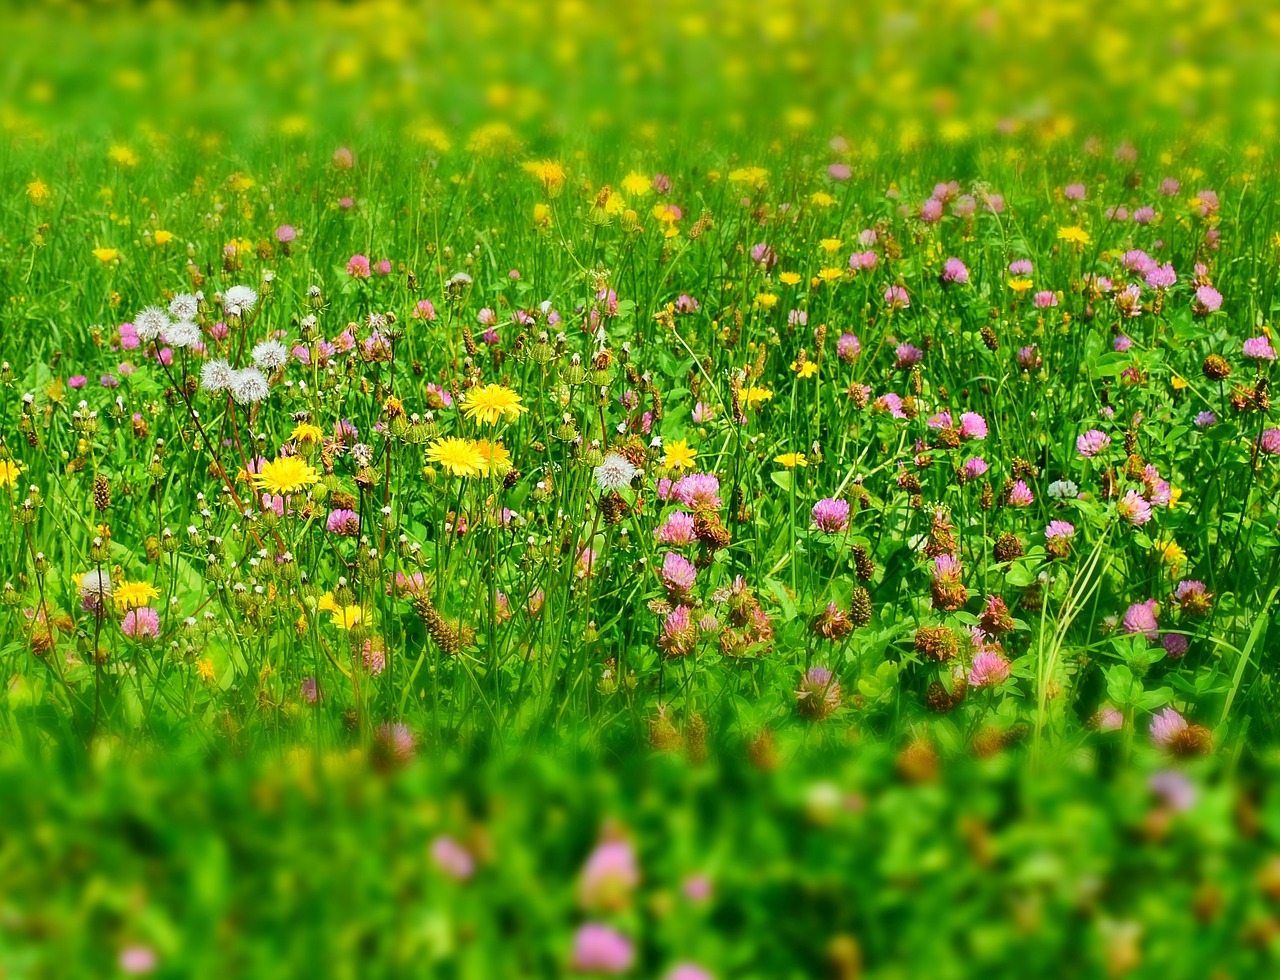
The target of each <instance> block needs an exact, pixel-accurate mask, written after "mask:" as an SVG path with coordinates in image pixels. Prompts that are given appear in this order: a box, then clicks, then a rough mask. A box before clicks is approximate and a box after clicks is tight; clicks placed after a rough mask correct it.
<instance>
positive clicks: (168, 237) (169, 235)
mask: <svg viewBox="0 0 1280 980" xmlns="http://www.w3.org/2000/svg"><path fill="white" fill-rule="evenodd" d="M151 239H152V241H154V242H155V243H156V244H157V245H168V244H169V243H170V242H171V241H173V232H171V231H157V232H155V233H154V234H153V235H152V236H151Z"/></svg>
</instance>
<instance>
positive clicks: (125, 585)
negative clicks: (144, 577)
mask: <svg viewBox="0 0 1280 980" xmlns="http://www.w3.org/2000/svg"><path fill="white" fill-rule="evenodd" d="M112 594H113V595H114V596H115V600H116V608H117V609H139V608H141V607H142V606H149V605H151V600H152V599H158V598H160V590H159V589H157V588H156V587H155V586H154V585H152V584H151V583H150V582H117V583H116V584H115V587H114V588H113V589H112Z"/></svg>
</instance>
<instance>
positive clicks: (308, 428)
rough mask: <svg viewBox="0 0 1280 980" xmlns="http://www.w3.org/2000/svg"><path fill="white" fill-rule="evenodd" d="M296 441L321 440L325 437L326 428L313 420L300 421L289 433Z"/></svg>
mask: <svg viewBox="0 0 1280 980" xmlns="http://www.w3.org/2000/svg"><path fill="white" fill-rule="evenodd" d="M289 438H290V439H291V440H293V441H294V442H320V441H322V440H323V439H324V429H322V428H320V426H318V425H315V424H313V423H311V422H299V423H298V424H297V425H295V426H294V427H293V431H292V432H290V433H289Z"/></svg>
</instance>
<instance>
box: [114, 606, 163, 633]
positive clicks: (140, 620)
mask: <svg viewBox="0 0 1280 980" xmlns="http://www.w3.org/2000/svg"><path fill="white" fill-rule="evenodd" d="M120 631H121V632H122V633H124V635H125V636H127V637H129V639H131V640H154V639H155V638H156V637H157V636H159V635H160V614H159V613H158V612H156V611H155V610H154V609H152V608H151V607H150V606H142V607H140V608H138V609H130V610H129V611H128V612H127V613H125V617H124V619H123V620H122V621H121V623H120Z"/></svg>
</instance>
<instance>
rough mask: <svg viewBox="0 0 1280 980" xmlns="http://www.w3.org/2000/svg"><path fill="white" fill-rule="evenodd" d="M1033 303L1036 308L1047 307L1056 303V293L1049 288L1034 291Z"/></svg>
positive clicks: (1042, 308) (1044, 308) (1043, 308)
mask: <svg viewBox="0 0 1280 980" xmlns="http://www.w3.org/2000/svg"><path fill="white" fill-rule="evenodd" d="M1034 303H1035V307H1036V309H1037V310H1046V309H1049V308H1050V307H1053V306H1057V305H1058V294H1057V293H1055V292H1054V291H1053V290H1051V289H1042V290H1040V291H1039V292H1038V293H1036V295H1035V299H1034Z"/></svg>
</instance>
